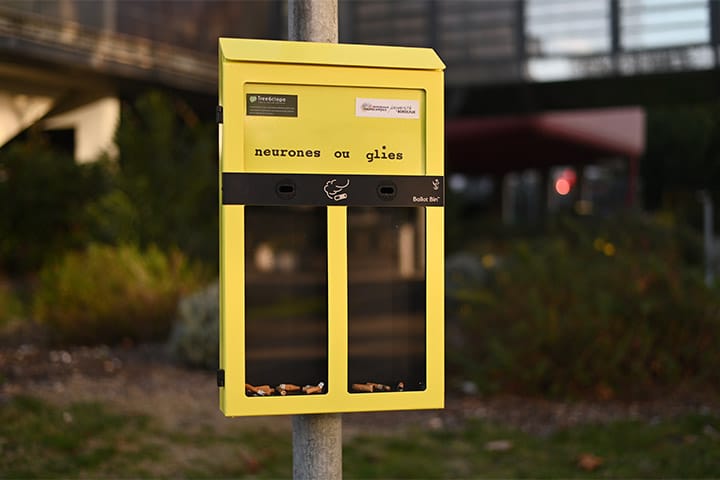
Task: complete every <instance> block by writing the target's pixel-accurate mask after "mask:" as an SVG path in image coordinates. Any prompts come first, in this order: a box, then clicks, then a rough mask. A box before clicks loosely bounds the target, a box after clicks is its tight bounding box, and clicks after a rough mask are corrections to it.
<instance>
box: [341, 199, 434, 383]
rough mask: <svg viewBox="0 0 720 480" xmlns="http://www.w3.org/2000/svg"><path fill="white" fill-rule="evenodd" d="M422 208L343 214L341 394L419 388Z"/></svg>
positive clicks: (422, 354) (421, 367)
mask: <svg viewBox="0 0 720 480" xmlns="http://www.w3.org/2000/svg"><path fill="white" fill-rule="evenodd" d="M425 270H426V269H425V209H424V208H415V207H408V208H405V207H402V208H396V207H381V208H359V207H357V208H352V207H351V208H348V355H349V358H348V383H349V384H348V391H349V392H351V393H358V394H360V393H374V392H388V391H412V390H424V389H425V377H426V367H425V365H426V358H425V355H426V321H425V308H426V307H425V296H426V295H425Z"/></svg>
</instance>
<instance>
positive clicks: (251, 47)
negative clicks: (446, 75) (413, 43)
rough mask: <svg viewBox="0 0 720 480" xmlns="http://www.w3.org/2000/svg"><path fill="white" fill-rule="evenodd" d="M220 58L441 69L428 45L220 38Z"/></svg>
mask: <svg viewBox="0 0 720 480" xmlns="http://www.w3.org/2000/svg"><path fill="white" fill-rule="evenodd" d="M219 44H220V54H221V56H222V58H224V59H225V60H229V61H238V62H263V63H295V64H306V65H333V66H344V67H378V68H398V69H412V70H444V69H445V64H444V63H443V62H442V60H440V57H438V55H437V53H435V51H434V50H433V49H431V48H417V47H391V46H380V45H356V44H349V43H319V42H294V41H281V40H255V39H245V38H220V40H219Z"/></svg>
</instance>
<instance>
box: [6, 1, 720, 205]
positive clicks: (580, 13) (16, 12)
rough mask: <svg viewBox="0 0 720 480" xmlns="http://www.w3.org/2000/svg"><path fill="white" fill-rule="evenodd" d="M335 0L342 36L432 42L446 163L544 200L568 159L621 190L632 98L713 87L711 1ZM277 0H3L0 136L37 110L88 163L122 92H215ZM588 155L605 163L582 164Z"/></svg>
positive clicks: (634, 148)
mask: <svg viewBox="0 0 720 480" xmlns="http://www.w3.org/2000/svg"><path fill="white" fill-rule="evenodd" d="M339 1H340V39H341V41H342V42H348V43H369V44H388V45H408V46H427V47H433V48H435V49H436V50H437V51H438V53H439V54H440V56H441V57H442V58H443V60H444V61H445V63H446V64H447V71H446V85H447V89H446V105H447V118H448V123H447V134H448V137H447V138H448V156H447V162H448V171H450V172H456V173H464V174H468V175H471V176H475V177H477V176H488V178H489V179H490V182H491V183H492V185H494V187H493V189H491V190H494V192H495V196H497V195H500V194H504V195H506V196H507V195H511V194H510V193H508V192H514V191H516V190H517V189H518V188H520V189H522V188H523V187H522V186H523V185H524V182H525V181H524V180H522V181H521V179H525V180H528V179H533V178H535V179H536V180H537V182H540V184H541V186H540V187H537V190H538V191H539V192H546V193H547V194H543V195H542V198H544V200H543V202H544V205H546V206H547V207H548V208H550V207H553V205H555V206H558V205H560V206H562V205H563V202H562V201H559V202H558V201H556V202H555V203H553V198H554V197H553V196H554V195H555V193H557V190H555V189H554V186H555V183H556V181H557V178H555V177H556V176H557V174H556V172H558V171H559V172H563V171H566V170H564V169H560V170H558V169H557V168H556V167H557V166H564V167H566V168H572V170H573V172H574V174H575V175H576V182H575V183H573V185H572V186H571V190H572V193H573V195H575V194H577V195H579V197H578V200H588V198H586V196H587V194H586V193H585V194H584V193H583V192H582V191H580V190H583V191H585V190H586V188H585V186H586V185H589V184H591V183H593V181H594V180H592V178H587V176H586V175H585V173H586V172H594V173H591V175H590V176H591V177H593V175H594V176H595V177H593V178H596V177H598V175H600V177H603V178H604V176H605V175H606V174H607V172H615V171H617V170H618V169H619V171H624V173H623V175H624V177H623V178H624V179H625V180H624V181H625V183H626V185H625V187H626V190H627V192H626V197H627V198H628V199H629V200H630V201H631V200H632V199H633V198H634V191H633V189H634V188H635V180H634V177H633V175H632V172H633V171H634V169H636V162H637V158H638V156H639V155H640V154H641V153H642V151H643V141H644V121H643V114H642V109H639V108H637V106H638V105H642V106H646V105H652V104H659V103H667V102H673V101H676V102H689V101H702V100H707V99H710V98H714V97H715V96H717V94H718V91H717V85H718V80H719V79H718V78H717V76H718V64H719V54H718V52H719V50H718V48H719V42H720V34H719V32H720V13H719V11H720V4H719V3H718V2H717V1H714V0H482V1H480V0H478V1H466V0H339ZM286 12H287V6H286V1H285V0H266V1H262V0H257V1H249V0H243V1H239V0H213V1H202V0H4V1H3V2H2V4H0V145H2V144H3V143H5V142H7V141H9V140H10V139H11V138H13V137H14V136H16V135H17V134H18V133H19V132H21V131H22V130H24V129H25V128H27V127H28V126H30V125H32V124H35V123H37V122H42V124H43V125H44V126H45V127H46V128H54V129H72V130H73V131H74V132H75V133H74V135H75V151H76V157H77V158H78V160H79V161H84V160H89V159H92V158H94V157H95V156H96V155H97V152H99V151H111V150H112V147H111V146H110V145H109V143H108V142H109V139H110V138H111V132H112V130H113V128H114V123H113V121H114V120H113V119H116V118H117V114H118V111H119V103H118V101H117V99H118V98H122V97H123V96H126V95H132V93H133V92H137V91H140V90H142V89H144V88H146V87H148V86H160V87H163V88H169V89H173V90H176V91H179V92H183V93H184V94H185V95H189V96H194V97H195V98H198V99H199V101H200V102H201V103H202V102H205V103H207V104H208V105H213V104H214V100H213V97H214V96H215V92H216V79H217V60H216V49H217V47H216V42H217V37H218V36H220V35H226V36H238V37H253V38H267V39H282V38H286ZM608 108H609V110H605V109H608ZM595 109H604V110H602V111H595ZM559 111H561V112H560V113H558V112H559ZM618 135H619V137H621V138H619V137H618ZM523 145H525V147H524V148H523ZM598 162H601V163H603V162H604V164H609V165H612V167H608V168H605V167H603V168H600V169H599V170H598V169H597V168H594V167H593V168H590V169H589V170H587V169H586V168H585V167H586V166H593V165H597V164H598ZM598 172H603V173H602V174H599V173H598ZM513 175H514V176H513ZM513 179H514V180H513ZM536 180H528V181H530V182H531V183H533V182H536ZM456 183H457V184H458V185H462V184H463V182H462V181H459V182H456ZM466 183H467V182H466ZM533 184H534V183H533ZM514 185H516V186H519V187H515V186H514ZM533 188H535V187H533ZM578 191H580V192H579V193H578ZM503 192H505V193H503ZM554 192H555V193H554ZM558 195H559V193H558ZM583 195H585V197H583ZM562 197H566V195H562ZM568 198H569V197H568ZM555 200H558V199H557V198H556V199H555ZM559 200H562V199H559ZM590 200H592V199H590ZM508 201H509V200H508ZM506 203H507V202H506ZM515 203H516V204H518V205H519V204H522V201H520V200H518V199H516V201H515ZM581 205H582V204H581ZM584 205H585V207H581V210H582V209H583V208H585V209H587V203H585V204H584Z"/></svg>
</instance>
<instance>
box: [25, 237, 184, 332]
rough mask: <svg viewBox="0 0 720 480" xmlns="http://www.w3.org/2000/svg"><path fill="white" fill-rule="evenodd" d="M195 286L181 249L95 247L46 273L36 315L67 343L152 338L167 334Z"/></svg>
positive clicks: (43, 276)
mask: <svg viewBox="0 0 720 480" xmlns="http://www.w3.org/2000/svg"><path fill="white" fill-rule="evenodd" d="M197 283H198V273H197V271H196V270H195V269H193V268H190V267H189V266H188V264H187V261H186V260H185V257H184V256H183V255H182V254H181V253H180V252H178V251H172V252H170V253H164V252H162V251H160V250H159V249H157V248H148V249H147V250H145V251H140V250H139V249H137V248H136V247H132V246H119V247H110V246H99V245H91V246H90V247H88V248H87V250H85V251H84V252H81V253H68V254H66V255H65V256H64V257H63V258H62V259H61V260H60V262H58V263H57V264H53V265H50V266H48V267H46V268H44V269H43V270H42V272H41V274H40V284H39V287H38V290H37V293H36V297H35V302H34V312H35V316H36V318H37V320H38V321H39V322H41V323H45V324H47V325H48V326H50V327H51V328H52V330H53V331H54V332H55V334H56V335H57V337H58V339H59V340H62V341H66V342H73V343H111V344H112V343H117V342H120V341H123V340H125V339H130V340H135V341H145V340H154V339H159V338H163V337H165V336H167V334H168V332H169V330H170V327H171V325H172V320H173V318H175V314H176V309H177V302H178V299H179V298H180V296H181V294H183V293H186V292H187V291H189V290H190V289H191V288H192V287H193V286H195V285H196V284H197Z"/></svg>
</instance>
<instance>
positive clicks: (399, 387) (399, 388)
mask: <svg viewBox="0 0 720 480" xmlns="http://www.w3.org/2000/svg"><path fill="white" fill-rule="evenodd" d="M397 390H398V392H402V391H403V390H405V382H398V384H397Z"/></svg>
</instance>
